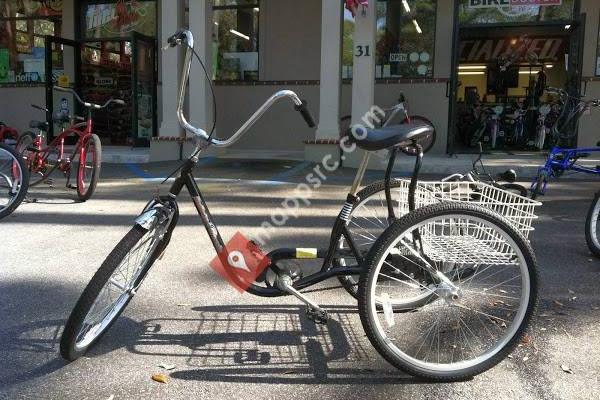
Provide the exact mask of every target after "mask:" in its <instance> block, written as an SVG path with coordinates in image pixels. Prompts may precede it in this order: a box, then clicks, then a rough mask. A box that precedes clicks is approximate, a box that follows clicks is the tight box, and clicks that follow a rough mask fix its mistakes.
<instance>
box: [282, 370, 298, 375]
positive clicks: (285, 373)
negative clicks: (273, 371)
mask: <svg viewBox="0 0 600 400" xmlns="http://www.w3.org/2000/svg"><path fill="white" fill-rule="evenodd" d="M295 373H296V371H294V370H289V371H283V374H284V375H292V374H295Z"/></svg>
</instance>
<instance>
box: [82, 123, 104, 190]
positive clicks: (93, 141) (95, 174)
mask: <svg viewBox="0 0 600 400" xmlns="http://www.w3.org/2000/svg"><path fill="white" fill-rule="evenodd" d="M84 146H85V149H86V150H85V151H86V153H88V148H89V147H90V146H93V149H94V152H95V154H96V159H95V160H94V163H93V165H92V168H93V171H92V176H91V180H90V182H89V184H88V185H87V187H86V188H85V189H84V188H81V187H80V186H79V173H80V170H81V168H84V167H85V166H84V165H83V164H82V163H81V160H80V161H79V166H78V168H77V197H79V200H80V201H82V202H85V201H88V200H89V199H90V198H91V197H92V195H93V194H94V191H95V190H96V186H97V185H98V181H99V180H100V169H101V167H102V144H101V143H100V138H99V137H98V135H96V134H92V136H90V138H89V139H88V141H87V142H86V143H84Z"/></svg>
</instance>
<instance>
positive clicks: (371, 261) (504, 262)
mask: <svg viewBox="0 0 600 400" xmlns="http://www.w3.org/2000/svg"><path fill="white" fill-rule="evenodd" d="M168 43H169V45H170V46H171V47H176V46H178V45H181V44H183V45H185V46H186V53H185V61H184V70H183V73H182V79H181V83H180V88H179V95H178V108H177V114H178V119H179V122H180V124H181V126H182V127H183V128H184V129H185V130H186V131H187V132H189V133H191V134H192V135H193V136H194V137H195V140H196V149H195V151H194V152H193V153H192V155H191V156H190V158H189V159H187V160H186V161H185V162H184V163H183V164H182V166H181V169H180V175H179V176H178V177H177V178H176V179H175V180H174V182H173V184H172V186H171V188H170V189H169V193H168V195H167V196H162V197H159V196H157V197H156V198H154V199H153V200H152V201H150V202H149V203H148V204H147V205H146V207H145V208H144V210H143V211H142V214H141V215H140V216H139V217H138V218H137V219H136V222H135V224H134V226H133V227H132V228H131V230H130V231H129V233H127V234H126V235H125V237H124V238H123V239H122V240H121V242H120V243H119V244H118V245H117V246H116V247H115V249H114V250H113V251H112V252H111V253H110V254H109V256H108V257H107V258H106V260H105V261H104V263H103V264H102V265H101V267H100V268H99V270H98V271H97V272H96V274H95V275H94V277H93V278H92V280H91V281H90V283H89V284H88V286H87V287H86V289H85V290H84V292H83V293H82V295H81V297H80V298H79V300H78V302H77V304H76V306H75V308H74V309H73V311H72V313H71V315H70V317H69V319H68V321H67V323H66V326H65V329H64V332H63V335H62V338H61V345H60V349H61V354H62V356H63V357H64V358H66V359H68V360H75V359H77V358H79V357H81V356H82V355H83V354H85V353H86V351H87V350H88V349H89V348H90V347H91V346H92V345H93V344H94V343H95V342H97V341H98V339H99V338H100V337H101V336H102V335H103V334H104V333H105V332H106V331H107V330H108V329H109V327H110V326H111V325H112V323H113V322H114V321H115V320H116V319H117V317H118V316H119V315H120V313H121V312H122V311H123V310H124V309H125V307H126V306H127V304H128V303H129V301H130V300H131V299H132V298H133V296H134V295H135V294H136V293H138V291H139V289H140V286H141V284H142V283H143V281H144V279H145V277H146V275H147V274H148V272H149V270H150V268H151V266H152V265H153V263H154V262H155V261H156V260H157V259H159V258H160V256H161V255H162V254H163V252H164V251H165V250H166V248H167V246H168V244H169V241H170V240H171V236H172V233H173V230H174V229H175V227H176V225H177V221H178V216H179V212H178V204H177V198H178V196H179V194H180V193H181V191H182V190H183V188H184V187H185V188H186V189H187V190H188V192H189V193H190V196H191V198H192V201H193V203H194V205H195V208H196V210H197V212H198V214H199V217H200V219H201V221H202V224H203V225H204V226H205V228H206V231H207V233H208V236H209V238H210V240H211V242H212V244H213V246H214V248H215V250H216V252H217V254H218V255H219V259H221V260H230V259H232V257H233V256H234V252H232V251H230V250H229V249H228V248H227V246H226V245H225V244H224V241H223V239H222V238H221V235H220V233H219V229H218V227H217V225H216V224H215V222H214V221H213V218H212V216H211V213H210V211H209V209H208V207H207V204H206V202H205V199H204V197H203V196H202V194H201V192H200V189H199V187H198V185H197V183H196V181H195V179H194V177H193V174H192V171H193V169H194V168H195V166H196V164H197V162H198V160H199V154H200V153H201V152H202V151H203V150H205V149H206V148H208V147H209V146H211V145H212V146H215V147H227V146H230V145H231V144H233V143H235V142H237V141H238V140H239V139H240V138H241V137H242V135H243V134H244V133H245V132H247V131H248V129H249V128H250V127H251V126H252V125H253V124H254V123H255V122H256V121H257V120H258V119H259V118H260V117H261V116H262V115H263V114H264V113H265V112H266V111H267V110H268V109H269V108H270V107H271V106H272V105H273V103H275V102H276V101H277V100H280V99H289V100H291V101H292V102H293V103H294V105H295V109H296V110H297V111H299V112H300V113H301V114H302V116H303V117H304V119H305V120H306V122H307V123H308V124H309V125H310V126H314V122H313V119H312V117H311V116H310V113H309V112H308V110H307V108H306V103H305V102H303V101H302V100H300V99H299V97H298V96H297V95H296V94H295V93H294V92H292V91H288V90H284V91H280V92H277V93H275V94H274V95H273V96H272V97H270V98H269V99H268V100H267V101H266V103H265V104H264V105H263V106H261V107H260V108H259V109H258V110H257V111H256V112H255V114H253V115H252V116H251V117H250V119H249V120H248V121H247V122H246V123H245V124H244V125H243V126H242V127H241V128H240V129H239V130H238V131H237V132H236V133H235V134H233V135H232V136H231V137H230V138H229V139H227V140H221V139H217V138H214V137H213V132H214V126H213V130H211V132H210V133H207V132H205V131H204V130H202V129H200V128H196V127H194V126H192V125H190V124H189V123H188V122H187V120H186V118H185V116H184V114H183V106H184V99H185V94H186V89H187V82H188V78H189V72H190V66H191V62H192V55H196V57H197V58H198V60H199V61H200V62H201V60H200V58H199V57H198V56H197V54H196V53H195V51H194V50H193V46H194V45H193V37H192V34H191V33H190V32H189V31H180V32H178V33H176V34H175V35H173V36H172V37H171V38H170V39H169V40H168ZM205 72H206V71H205ZM207 79H209V77H208V74H207ZM432 129H433V128H432V127H431V126H428V125H425V124H421V123H410V124H403V125H396V126H387V127H385V128H380V129H365V130H364V131H363V133H364V135H360V138H358V137H353V138H352V141H353V143H354V144H356V145H357V146H358V147H359V148H362V149H364V150H366V155H365V156H364V158H363V162H362V163H361V166H360V167H359V169H358V171H357V176H356V178H355V180H354V183H353V185H352V187H351V189H350V193H349V194H348V196H347V200H346V203H345V204H344V206H343V208H342V210H341V211H340V213H339V215H338V217H337V219H336V220H335V223H334V226H333V229H332V234H331V238H330V241H329V245H328V247H327V248H323V249H310V250H308V251H307V250H306V249H304V250H303V249H301V248H298V247H296V246H294V247H293V248H287V249H285V248H284V249H277V250H273V251H271V252H270V253H269V254H268V255H267V257H266V259H267V261H268V264H267V267H266V268H265V269H264V270H263V272H262V273H261V274H260V275H258V277H257V278H256V279H255V281H254V282H251V283H249V284H248V286H247V288H246V291H247V292H249V293H251V294H254V295H258V296H265V297H274V296H284V295H293V296H295V297H296V298H298V299H299V300H300V301H302V302H303V303H304V304H306V306H307V317H308V318H309V319H311V320H312V321H314V322H315V323H326V322H327V320H328V318H329V316H328V314H327V312H326V311H325V310H324V309H323V308H322V307H320V306H319V305H318V304H317V303H316V302H314V301H313V300H312V299H310V298H308V297H307V295H306V294H305V293H302V292H301V290H303V289H305V288H308V287H310V286H313V285H315V284H317V283H319V282H322V281H324V280H326V279H329V278H333V277H336V276H337V277H344V276H359V277H360V278H359V283H358V292H357V297H358V309H359V314H360V319H361V322H362V324H363V327H364V329H365V332H366V334H367V336H368V338H369V340H370V341H371V343H372V344H373V345H374V347H375V348H376V349H377V350H378V351H379V352H380V353H381V354H382V356H383V357H384V358H385V359H386V360H388V361H389V362H390V363H392V364H393V365H394V366H396V367H398V368H401V369H402V370H404V371H406V372H408V373H411V374H413V375H415V376H419V377H424V378H428V379H432V380H439V381H447V380H456V379H463V378H466V377H470V376H473V375H476V374H478V373H481V372H483V371H485V370H487V369H489V368H491V367H493V366H494V365H496V364H497V363H498V362H500V361H501V360H502V359H504V358H505V357H506V356H507V355H508V353H509V352H510V351H511V350H512V349H513V348H515V346H516V345H517V344H518V343H519V341H520V339H521V337H522V335H523V333H524V331H525V329H526V327H527V326H528V324H529V323H530V320H531V317H532V314H533V312H534V309H535V305H536V299H537V275H536V261H535V256H534V254H533V251H532V249H531V247H530V245H529V243H528V241H527V239H526V238H525V236H524V235H525V234H527V233H528V232H529V230H530V229H531V220H532V219H533V215H532V214H531V211H532V209H533V208H534V206H535V204H533V203H532V202H531V201H530V200H529V199H524V200H523V201H524V203H523V204H524V205H525V207H522V204H520V203H519V202H513V201H512V199H513V196H514V197H518V198H520V196H517V195H514V194H512V193H508V192H504V191H502V190H500V189H498V188H495V187H492V186H486V185H484V184H481V186H479V187H480V188H490V189H489V190H488V191H487V192H482V191H481V190H478V191H474V190H472V187H473V185H475V184H474V183H470V182H466V183H462V182H449V183H446V184H445V187H444V189H445V190H443V191H440V192H435V191H434V190H429V189H427V186H426V185H422V184H420V183H419V182H418V181H417V176H418V172H419V168H420V165H421V161H422V151H421V149H419V145H418V143H417V142H418V141H419V140H420V139H423V138H424V137H426V136H427V135H430V134H431V133H432ZM411 145H412V146H415V147H416V148H417V151H416V152H415V154H416V157H415V158H416V162H415V169H414V171H413V176H412V179H411V180H410V182H406V181H393V180H392V179H391V171H392V167H393V164H394V159H395V156H396V154H397V153H398V150H399V147H402V146H411ZM386 148H389V149H391V157H390V162H389V165H388V169H387V171H386V179H385V182H384V184H383V185H380V184H378V185H379V186H372V187H371V189H369V190H372V191H373V192H374V193H376V196H381V195H382V194H383V195H384V196H385V198H386V201H385V202H384V203H380V205H379V207H378V208H371V209H367V205H366V204H365V202H366V201H367V202H368V201H369V200H370V199H372V200H374V201H377V199H376V197H371V198H369V197H367V198H360V192H358V187H359V185H360V184H361V181H362V178H363V175H364V172H365V169H366V166H367V162H368V159H369V154H370V152H373V151H378V150H383V149H386ZM394 182H395V183H394ZM376 185H377V184H376ZM394 186H395V187H400V186H402V187H403V190H396V191H395V192H397V193H400V194H401V196H400V197H402V196H404V199H403V200H401V202H397V201H395V200H393V199H392V187H394ZM473 198H477V199H480V200H483V199H500V200H499V201H496V202H495V204H496V205H497V206H498V207H505V208H508V209H510V210H511V211H510V213H507V214H508V215H507V216H512V218H513V220H512V222H511V221H509V220H508V219H507V218H504V217H501V216H500V214H498V213H496V212H495V211H493V210H489V209H485V208H483V207H480V206H476V205H471V204H464V203H462V202H461V201H460V200H461V199H463V201H468V200H469V199H473ZM444 199H448V200H452V201H450V202H446V201H444ZM457 199H458V201H456V200H457ZM488 201H489V202H490V204H492V201H491V200H488ZM426 204H430V205H426ZM417 206H423V207H422V208H419V209H418V210H417ZM415 210H416V211H415ZM382 211H383V213H382ZM409 211H410V212H409ZM356 212H358V213H359V214H360V215H366V213H368V212H372V213H375V214H371V216H370V218H371V219H370V220H369V221H370V222H375V221H381V220H382V219H383V220H387V223H389V224H390V226H389V228H387V229H386V228H385V227H384V225H383V224H377V223H373V224H371V223H369V224H368V225H362V226H360V227H359V225H358V222H360V221H361V220H362V218H361V216H360V215H355V213H356ZM377 213H378V214H379V215H378V214H377ZM526 213H529V214H526ZM403 214H406V215H404V216H402V215H403ZM514 222H520V225H519V226H518V228H515V226H517V225H518V224H514ZM355 224H356V225H355ZM353 229H354V234H353V233H352V230H353ZM382 229H385V230H383V232H382V233H381V234H380V232H381V231H382ZM376 235H378V236H379V237H377V236H376ZM253 248H254V249H255V250H256V248H255V247H254V246H253ZM307 253H308V254H310V255H311V258H312V259H313V261H314V259H320V260H322V268H321V269H320V270H319V271H318V272H314V273H311V274H309V275H306V276H305V275H304V274H303V271H302V269H296V268H289V267H288V266H287V264H286V262H288V261H290V260H295V261H299V262H300V261H302V259H303V257H306V255H307ZM224 264H225V263H224ZM232 265H233V264H232ZM224 273H225V274H226V275H227V277H228V278H230V279H231V280H232V281H239V279H240V278H239V275H237V274H236V270H235V269H234V268H231V267H229V268H228V267H224Z"/></svg>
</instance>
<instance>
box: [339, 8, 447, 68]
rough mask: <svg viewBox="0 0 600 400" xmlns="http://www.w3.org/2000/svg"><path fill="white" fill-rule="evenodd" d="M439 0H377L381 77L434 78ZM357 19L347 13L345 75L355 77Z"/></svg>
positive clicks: (377, 46) (344, 28)
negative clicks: (355, 30)
mask: <svg viewBox="0 0 600 400" xmlns="http://www.w3.org/2000/svg"><path fill="white" fill-rule="evenodd" d="M436 8H437V0H379V1H378V2H377V11H376V12H377V39H376V40H377V45H376V54H375V56H376V58H375V60H376V70H375V76H376V78H377V79H390V78H391V79H394V78H430V77H433V61H434V53H435V25H436ZM353 33H354V18H353V17H352V15H351V14H350V12H349V11H347V10H346V11H345V12H344V27H343V55H342V65H343V67H342V78H344V79H350V78H352V64H353V49H354V46H353V40H352V35H353Z"/></svg>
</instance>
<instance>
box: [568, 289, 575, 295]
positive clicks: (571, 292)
mask: <svg viewBox="0 0 600 400" xmlns="http://www.w3.org/2000/svg"><path fill="white" fill-rule="evenodd" d="M567 290H568V291H569V294H575V292H574V291H572V290H571V289H567Z"/></svg>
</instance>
